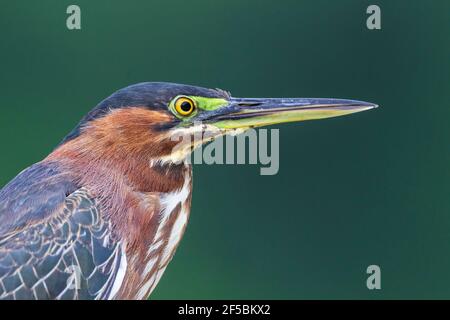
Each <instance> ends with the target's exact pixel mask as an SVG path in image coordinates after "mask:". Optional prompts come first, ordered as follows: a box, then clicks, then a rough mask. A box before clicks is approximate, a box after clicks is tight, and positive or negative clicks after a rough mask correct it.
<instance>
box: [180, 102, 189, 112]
mask: <svg viewBox="0 0 450 320" xmlns="http://www.w3.org/2000/svg"><path fill="white" fill-rule="evenodd" d="M180 107H181V110H183V111H184V112H189V111H191V108H192V106H191V103H190V102H188V101H183V102H182V103H181V106H180Z"/></svg>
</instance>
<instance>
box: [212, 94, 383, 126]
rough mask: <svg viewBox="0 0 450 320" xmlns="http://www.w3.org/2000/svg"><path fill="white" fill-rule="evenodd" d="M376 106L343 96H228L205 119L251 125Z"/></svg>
mask: <svg viewBox="0 0 450 320" xmlns="http://www.w3.org/2000/svg"><path fill="white" fill-rule="evenodd" d="M376 107H378V106H377V105H376V104H373V103H369V102H364V101H357V100H345V99H321V98H294V99H289V98H286V99H284V98H281V99H274V98H270V99H264V98H263V99H249V98H232V99H230V103H229V104H228V105H227V106H225V107H223V108H220V109H219V110H217V111H216V112H215V113H214V114H211V115H210V116H211V117H210V118H209V119H208V122H210V123H211V124H213V125H214V126H216V127H218V128H221V129H239V128H252V127H261V126H267V125H272V124H278V123H284V122H294V121H304V120H313V119H324V118H331V117H338V116H343V115H347V114H351V113H355V112H360V111H365V110H369V109H373V108H376Z"/></svg>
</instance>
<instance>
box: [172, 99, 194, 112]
mask: <svg viewBox="0 0 450 320" xmlns="http://www.w3.org/2000/svg"><path fill="white" fill-rule="evenodd" d="M174 106H175V111H176V112H178V114H179V115H181V116H183V117H187V116H189V115H191V114H192V113H193V112H194V110H195V104H194V101H192V99H189V98H187V97H179V98H178V99H177V100H176V101H175V103H174Z"/></svg>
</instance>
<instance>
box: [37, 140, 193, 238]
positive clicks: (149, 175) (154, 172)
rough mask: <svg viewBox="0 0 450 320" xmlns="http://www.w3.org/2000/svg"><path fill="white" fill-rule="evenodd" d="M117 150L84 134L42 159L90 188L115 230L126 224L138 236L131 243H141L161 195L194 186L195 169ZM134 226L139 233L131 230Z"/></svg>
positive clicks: (133, 152) (76, 181) (184, 164)
mask: <svg viewBox="0 0 450 320" xmlns="http://www.w3.org/2000/svg"><path fill="white" fill-rule="evenodd" d="M149 147H151V146H149ZM114 148H115V147H114V146H112V147H111V148H110V149H106V148H104V147H99V145H98V143H97V144H96V143H95V141H91V137H90V136H80V137H78V138H76V139H74V140H72V141H69V142H67V143H65V144H64V145H62V146H60V147H58V148H57V149H56V150H55V151H54V152H53V153H51V154H50V155H49V156H48V157H47V158H46V159H45V160H44V161H52V162H55V163H57V165H58V166H59V167H60V168H61V169H62V170H63V171H64V172H68V173H69V174H70V175H71V176H72V177H73V180H74V182H75V183H76V184H77V185H78V186H79V187H85V188H87V189H88V190H89V192H90V193H91V194H92V195H93V196H94V197H95V198H96V199H98V201H99V203H100V205H101V207H102V208H103V209H104V212H105V213H106V214H107V215H109V216H110V217H111V220H112V222H113V224H114V225H115V226H116V228H117V230H122V228H123V227H124V226H127V229H126V232H127V235H126V236H127V237H131V236H130V234H131V233H132V234H134V235H135V236H133V237H131V238H133V239H130V241H138V240H139V237H141V236H142V234H145V233H151V232H150V230H147V229H148V228H149V227H151V225H152V223H151V221H152V219H153V218H154V215H155V214H157V213H159V211H160V208H159V207H158V206H159V201H158V200H159V198H160V197H161V195H162V194H167V193H176V192H178V191H180V190H182V189H183V186H184V185H185V182H186V181H189V187H190V184H191V180H192V179H191V177H192V168H191V166H190V165H188V164H186V163H182V164H171V163H165V164H159V163H158V162H154V161H151V159H150V158H149V157H148V154H147V153H146V152H144V151H139V150H135V151H128V152H124V151H123V150H120V149H117V148H116V149H115V150H114V152H112V150H111V149H114ZM190 191H191V188H190V189H189V192H190ZM189 198H190V194H189ZM133 228H134V229H135V230H134V231H135V232H130V230H132V229H133ZM124 232H125V231H124Z"/></svg>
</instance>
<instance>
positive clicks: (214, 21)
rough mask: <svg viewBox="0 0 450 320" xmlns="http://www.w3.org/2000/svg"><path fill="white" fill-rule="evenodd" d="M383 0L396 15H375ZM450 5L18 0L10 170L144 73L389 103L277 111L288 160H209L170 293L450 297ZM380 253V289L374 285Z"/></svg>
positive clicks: (8, 74) (0, 84)
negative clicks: (270, 168) (78, 24)
mask: <svg viewBox="0 0 450 320" xmlns="http://www.w3.org/2000/svg"><path fill="white" fill-rule="evenodd" d="M70 4H77V5H79V6H80V7H81V14H82V16H81V19H82V30H80V31H69V30H68V29H67V28H66V17H67V15H66V8H67V6H68V5H70ZM370 4H377V5H379V6H380V7H381V18H382V30H377V31H371V30H368V29H367V28H366V19H367V17H368V15H367V14H366V8H367V7H368V5H370ZM449 13H450V1H447V0H433V1H406V0H405V1H399V0H398V1H381V0H378V1H361V0H354V1H352V0H343V1H331V0H329V1H325V0H308V1H299V0H292V1H284V0H283V1H266V0H258V1H256V0H255V1H244V0H215V1H207V0H204V1H195V0H194V1H181V0H180V1H167V0H166V1H162V0H161V1H126V2H125V1H122V2H120V1H115V2H112V1H107V0H97V1H95V2H94V1H88V0H76V1H66V0H63V1H61V0H51V1H50V0H43V1H23V0H19V1H14V2H12V1H11V2H9V1H2V2H1V4H0V37H1V39H0V67H1V69H0V139H1V158H0V184H1V185H4V184H5V183H6V182H8V181H9V180H10V179H11V178H13V177H14V176H15V175H16V174H17V173H18V172H19V171H21V170H22V169H24V168H25V167H27V166H28V165H30V164H32V163H34V162H36V161H39V160H41V159H42V158H43V157H45V156H46V155H47V154H48V153H49V152H50V151H51V150H52V148H53V147H54V146H55V145H56V144H57V143H58V142H59V141H60V140H61V139H62V137H63V136H64V135H65V134H66V133H68V132H69V131H70V130H71V129H72V128H73V127H74V126H75V125H76V124H77V122H78V120H79V119H80V118H81V117H82V116H83V114H85V113H86V112H87V111H88V110H89V109H90V108H92V107H93V106H95V105H96V104H97V103H98V102H99V101H100V100H102V99H103V98H105V97H106V96H108V95H109V94H110V93H112V92H113V91H115V90H117V89H119V88H121V87H124V86H127V85H129V84H132V83H136V82H141V81H170V82H179V83H188V84H193V85H200V86H206V87H220V88H223V89H227V90H230V91H231V92H232V94H233V95H234V96H243V97H245V96H248V97H257V96H263V97H280V96H286V97H293V96H294V97H295V96H297V97H339V98H350V99H352V98H353V99H360V100H366V101H371V102H376V103H378V104H379V105H380V106H381V108H379V109H377V110H373V111H370V112H363V113H360V114H356V115H352V116H348V117H341V118H335V119H327V120H321V121H311V122H304V123H298V124H286V125H280V126H277V128H280V171H279V173H278V175H275V176H260V175H259V166H255V165H253V166H252V165H234V166H232V165H227V166H219V165H216V166H206V165H203V166H196V167H195V168H194V171H195V179H194V180H195V182H194V198H193V208H192V212H191V218H190V223H189V226H188V228H187V232H186V235H185V237H184V240H183V241H182V243H181V246H180V247H179V249H178V252H177V254H176V255H175V258H174V260H173V262H172V263H171V264H170V266H169V268H168V269H167V271H166V273H165V276H164V277H163V278H162V280H161V282H160V284H159V286H158V287H157V289H156V291H155V292H154V295H153V298H156V299H178V298H180V299H191V298H192V299H197V298H205V299H221V298H230V299H234V298H249V299H251V298H254V299H316V298H324V299H338V298H342V299H347V298H352V299H379V298H388V299H391V298H438V299H439V298H450V197H449V196H450V169H449V164H450V126H449V118H450V105H449V101H450V90H449V89H450V88H449V85H450V43H449V40H450V19H449ZM371 264H377V265H379V266H380V267H381V272H382V289H381V290H374V291H369V290H368V289H367V288H366V278H367V274H366V268H367V266H368V265H371Z"/></svg>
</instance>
